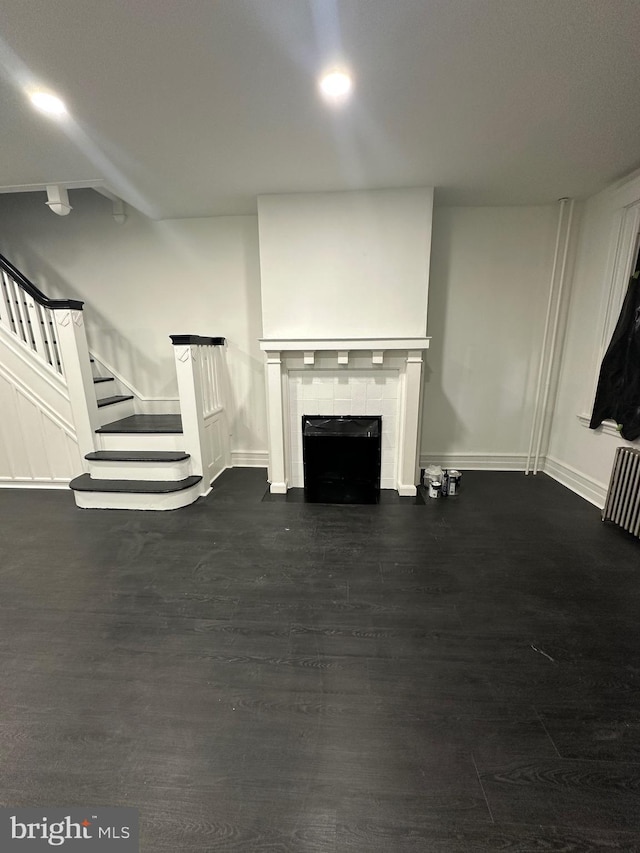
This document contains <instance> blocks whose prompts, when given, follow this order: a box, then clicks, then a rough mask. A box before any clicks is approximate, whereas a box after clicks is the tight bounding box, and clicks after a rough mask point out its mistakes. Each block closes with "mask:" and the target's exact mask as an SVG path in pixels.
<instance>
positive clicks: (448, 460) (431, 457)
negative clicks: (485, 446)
mask: <svg viewBox="0 0 640 853" xmlns="http://www.w3.org/2000/svg"><path fill="white" fill-rule="evenodd" d="M427 465H441V466H442V467H443V468H458V469H459V470H461V471H524V470H525V468H526V465H527V454H526V453H422V454H420V467H421V468H426V467H427Z"/></svg>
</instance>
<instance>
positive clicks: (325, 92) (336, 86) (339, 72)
mask: <svg viewBox="0 0 640 853" xmlns="http://www.w3.org/2000/svg"><path fill="white" fill-rule="evenodd" d="M318 85H319V87H320V92H321V94H322V97H323V98H324V99H325V101H328V102H329V103H331V104H343V103H344V102H345V101H346V100H347V99H348V98H349V95H350V94H351V90H352V89H353V80H352V79H351V75H350V74H349V72H348V71H344V70H343V69H340V68H332V69H331V71H327V73H326V74H323V75H322V77H321V78H320V81H319V83H318Z"/></svg>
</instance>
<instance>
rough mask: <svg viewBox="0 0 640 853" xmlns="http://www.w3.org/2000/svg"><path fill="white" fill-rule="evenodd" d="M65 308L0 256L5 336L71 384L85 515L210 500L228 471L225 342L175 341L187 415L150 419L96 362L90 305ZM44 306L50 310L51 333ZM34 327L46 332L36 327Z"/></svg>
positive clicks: (79, 497) (77, 481)
mask: <svg viewBox="0 0 640 853" xmlns="http://www.w3.org/2000/svg"><path fill="white" fill-rule="evenodd" d="M3 303H4V310H3ZM58 303H59V306H57V305H56V304H55V301H52V300H49V299H47V297H46V296H44V294H42V292H41V291H40V290H38V288H36V287H35V285H33V284H32V283H31V282H29V281H28V279H26V277H24V276H23V275H22V274H21V273H20V272H19V271H18V270H16V268H15V267H13V265H11V264H10V263H9V262H8V261H7V260H6V258H3V257H2V256H1V255H0V330H1V331H3V332H4V331H6V329H7V328H8V329H9V330H10V331H11V332H12V333H14V334H15V335H16V337H17V338H18V341H19V343H20V345H21V346H23V347H24V348H25V349H26V350H28V351H29V357H30V358H31V359H40V361H41V362H42V361H44V362H46V363H45V364H44V365H43V364H39V365H38V366H39V369H41V370H45V371H50V370H54V371H55V372H56V374H57V381H60V380H61V379H62V380H64V381H66V385H67V391H68V396H69V400H70V402H71V408H72V410H73V413H74V420H75V421H76V427H77V440H78V447H79V448H80V451H81V453H82V455H83V462H84V466H83V467H84V468H85V470H84V472H83V473H81V474H79V475H78V476H76V477H74V478H73V479H72V480H71V482H70V483H69V486H70V487H71V489H72V490H73V493H74V497H75V501H76V504H77V505H78V506H79V507H82V508H84V509H88V508H96V509H140V510H151V509H153V510H168V509H178V508H180V507H184V506H187V505H188V504H190V503H193V502H194V501H195V500H197V499H198V498H199V497H202V496H205V495H206V494H208V493H209V491H210V490H211V483H212V482H213V480H214V479H215V478H216V477H217V476H218V475H219V474H220V473H222V471H223V470H224V469H225V468H227V467H229V465H230V452H229V434H228V427H227V413H226V407H225V405H224V397H225V395H224V390H225V388H226V371H225V365H224V363H223V353H224V345H225V339H224V338H209V337H201V336H198V335H173V336H171V340H172V343H173V346H174V354H175V364H176V373H177V378H178V389H179V396H180V409H181V414H149V413H145V412H144V411H140V408H141V407H142V404H141V403H140V401H139V400H137V399H136V398H135V397H134V395H133V394H131V393H129V389H127V388H124V387H122V385H121V383H120V381H119V380H118V379H117V378H116V377H114V376H112V375H109V371H107V370H106V369H105V368H104V366H100V367H98V363H97V361H96V360H94V359H93V358H90V357H89V352H88V348H87V344H86V338H85V337H84V323H83V322H82V315H81V311H82V305H83V304H82V303H81V302H78V301H73V302H72V301H70V300H67V301H60V300H58ZM42 306H44V308H43V307H42ZM58 307H60V308H61V309H65V310H66V314H65V315H64V316H62V315H60V316H58V314H57V312H56V309H57V308H58ZM70 309H71V310H70ZM43 310H46V311H48V312H49V313H48V315H47V321H48V326H47V328H46V329H45V325H46V324H44V323H41V316H42V311H43ZM18 316H20V318H21V320H20V322H16V318H17V317H18ZM3 321H4V323H3ZM36 325H41V326H42V328H43V329H44V331H42V330H41V329H35V330H34V327H35V326H36ZM69 327H71V328H69ZM34 331H37V332H38V334H35V333H34ZM40 339H43V340H47V342H48V343H47V346H48V349H46V348H45V347H44V346H40V347H39V346H38V342H39V341H40ZM50 352H52V353H54V356H55V357H54V358H52V357H51V355H50Z"/></svg>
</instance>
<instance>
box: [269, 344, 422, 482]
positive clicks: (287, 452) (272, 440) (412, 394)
mask: <svg viewBox="0 0 640 853" xmlns="http://www.w3.org/2000/svg"><path fill="white" fill-rule="evenodd" d="M260 346H261V348H262V349H263V350H264V351H265V353H266V356H267V365H266V378H267V404H268V424H269V482H270V484H271V485H270V491H271V492H272V494H285V493H286V492H287V491H288V489H289V488H291V487H298V488H302V487H303V486H304V485H305V482H304V462H305V459H304V458H303V442H302V430H301V426H300V425H301V418H302V416H303V415H306V416H320V415H331V416H340V417H347V416H351V417H359V416H363V415H366V416H369V417H374V416H381V434H380V439H381V466H380V488H381V489H395V490H396V491H397V492H398V494H400V495H402V496H415V494H416V484H417V482H418V472H419V466H418V450H419V434H420V424H421V417H420V416H421V409H422V362H423V351H424V350H426V349H428V347H429V338H369V339H365V338H359V339H345V338H342V339H336V338H333V339H329V338H322V339H318V338H315V339H304V340H303V339H299V340H298V339H296V340H282V339H274V338H269V339H263V340H261V342H260Z"/></svg>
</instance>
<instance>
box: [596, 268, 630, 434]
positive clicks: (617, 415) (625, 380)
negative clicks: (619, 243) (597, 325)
mask: <svg viewBox="0 0 640 853" xmlns="http://www.w3.org/2000/svg"><path fill="white" fill-rule="evenodd" d="M639 260H640V256H639ZM606 418H612V419H613V420H614V421H616V423H617V424H620V425H621V426H622V429H621V431H620V434H621V435H622V437H623V438H626V439H627V441H634V440H635V439H636V438H638V437H640V279H639V278H638V270H637V269H636V272H635V273H634V274H633V276H632V277H631V280H630V281H629V287H628V289H627V295H626V297H625V300H624V303H623V305H622V311H621V312H620V318H619V319H618V323H617V325H616V328H615V331H614V333H613V337H612V338H611V343H610V344H609V348H608V349H607V351H606V353H605V356H604V358H603V360H602V367H601V368H600V378H599V379H598V390H597V391H596V400H595V403H594V405H593V414H592V416H591V423H590V424H589V426H590V427H591V429H597V428H598V427H599V426H600V424H601V423H602V421H604V420H605V419H606Z"/></svg>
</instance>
